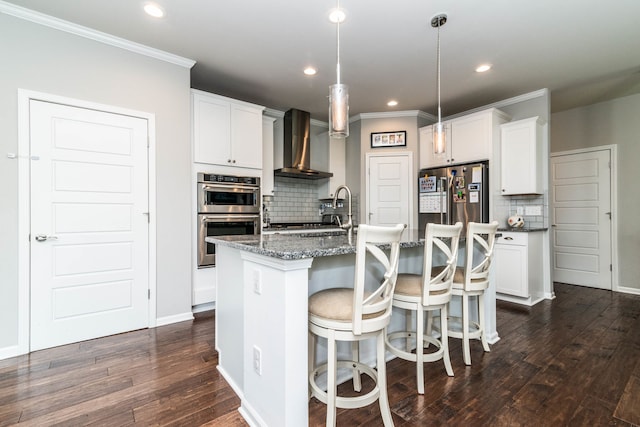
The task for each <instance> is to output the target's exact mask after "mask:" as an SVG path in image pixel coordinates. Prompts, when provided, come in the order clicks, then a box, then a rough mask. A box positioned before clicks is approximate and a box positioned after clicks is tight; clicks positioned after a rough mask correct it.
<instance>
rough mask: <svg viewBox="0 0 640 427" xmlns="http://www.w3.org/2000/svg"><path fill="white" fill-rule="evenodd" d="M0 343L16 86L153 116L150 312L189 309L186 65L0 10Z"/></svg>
mask: <svg viewBox="0 0 640 427" xmlns="http://www.w3.org/2000/svg"><path fill="white" fill-rule="evenodd" d="M0 57H1V58H2V67H1V76H2V77H1V78H0V224H2V227H0V325H2V327H0V350H2V349H3V348H8V347H12V346H15V345H17V335H18V311H17V307H18V259H17V250H18V234H17V224H18V194H17V193H18V162H17V161H16V160H12V159H9V158H7V153H17V151H18V115H17V105H18V88H21V89H28V90H33V91H38V92H44V93H50V94H54V95H59V96H64V97H68V98H74V99H79V100H85V101H90V102H95V103H100V104H107V105H113V106H118V107H122V108H127V109H132V110H138V111H144V112H148V113H153V114H155V118H156V159H155V160H156V171H157V176H156V183H157V206H156V210H157V266H158V267H157V316H158V318H162V317H170V316H175V315H181V314H184V313H188V312H190V311H191V273H190V254H191V250H190V242H191V231H190V209H189V206H190V203H191V191H190V188H191V179H190V167H191V154H190V153H191V150H190V105H189V86H190V72H189V69H188V68H185V67H182V66H179V65H174V64H170V63H167V62H164V61H160V60H157V59H153V58H150V57H147V56H143V55H139V54H135V53H132V52H130V51H127V50H123V49H119V48H116V47H112V46H108V45H106V44H102V43H99V42H96V41H93V40H89V39H86V38H82V37H79V36H76V35H72V34H69V33H66V32H62V31H59V30H55V29H52V28H49V27H45V26H41V25H39V24H35V23H32V22H29V21H25V20H22V19H19V18H15V17H13V16H9V15H5V14H2V13H0Z"/></svg>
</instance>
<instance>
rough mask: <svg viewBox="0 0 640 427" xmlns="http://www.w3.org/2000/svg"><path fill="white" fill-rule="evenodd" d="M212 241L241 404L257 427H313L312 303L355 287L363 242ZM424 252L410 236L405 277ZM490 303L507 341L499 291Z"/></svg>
mask: <svg viewBox="0 0 640 427" xmlns="http://www.w3.org/2000/svg"><path fill="white" fill-rule="evenodd" d="M355 239H356V237H354V240H355ZM207 240H208V241H209V242H211V243H215V244H216V246H217V247H216V258H217V262H216V264H217V268H216V270H217V274H218V281H217V283H218V288H217V298H216V335H215V338H216V342H215V345H216V350H217V351H218V352H219V363H218V369H219V370H220V372H221V373H222V375H223V376H224V377H225V379H226V380H227V381H228V382H229V384H230V385H231V387H232V388H233V389H234V391H235V392H236V393H237V394H238V396H239V397H240V399H241V402H242V403H241V407H240V409H239V411H240V412H241V414H242V416H243V417H244V418H245V419H246V420H247V422H249V424H251V425H260V426H303V425H307V424H308V377H307V376H308V371H309V369H308V351H309V349H308V329H307V328H308V325H307V321H308V319H307V300H308V297H309V295H311V294H313V293H315V292H317V291H319V290H321V289H325V288H328V287H336V286H352V282H353V266H354V264H355V246H354V245H353V244H352V243H355V241H354V242H349V240H348V238H347V235H346V233H344V232H329V233H298V234H270V235H257V236H246V235H243V236H218V237H209V238H207ZM423 247H424V243H423V241H421V240H420V238H419V236H418V233H417V231H415V230H405V234H404V235H403V242H402V243H401V248H402V249H401V258H400V268H399V270H400V271H401V272H409V273H419V272H420V271H421V270H422V252H423ZM460 258H461V259H462V258H463V257H460ZM370 274H372V275H374V273H373V272H371V273H370ZM485 301H486V309H485V311H486V316H487V319H486V321H487V325H488V327H487V329H488V330H487V337H488V340H489V342H490V343H494V342H496V341H497V340H498V339H499V338H498V335H497V332H496V331H495V291H494V290H493V289H492V288H490V289H489V292H488V294H487V298H485ZM457 311H458V312H459V309H458V310H457ZM455 312H456V308H455V307H452V313H455ZM400 313H401V312H399V313H398V314H400ZM395 314H396V313H394V316H393V317H392V324H391V325H390V330H394V329H395V328H400V327H403V326H404V318H403V317H402V316H400V315H399V316H395ZM324 344H325V343H324V341H322V340H321V341H319V345H318V347H319V348H318V351H317V357H316V360H317V361H318V362H319V363H322V362H324V361H325V360H326V347H325V348H323V347H322V346H323V345H324ZM349 353H350V352H349V348H348V347H339V348H338V355H339V357H340V358H347V357H348V355H349ZM374 360H375V350H374V345H373V343H369V342H364V343H362V345H361V361H363V362H364V363H370V364H373V362H374ZM339 380H340V378H339Z"/></svg>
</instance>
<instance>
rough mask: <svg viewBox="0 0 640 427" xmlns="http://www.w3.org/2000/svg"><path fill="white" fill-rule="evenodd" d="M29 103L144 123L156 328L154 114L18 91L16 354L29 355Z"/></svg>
mask: <svg viewBox="0 0 640 427" xmlns="http://www.w3.org/2000/svg"><path fill="white" fill-rule="evenodd" d="M31 100H38V101H44V102H51V103H56V104H63V105H69V106H72V107H78V108H85V109H91V110H97V111H105V112H109V113H114V114H120V115H125V116H131V117H138V118H141V119H145V120H147V123H148V135H149V159H148V162H149V165H148V168H149V169H148V173H149V216H150V222H149V290H150V292H151V298H150V300H149V327H150V328H153V327H155V326H156V225H157V222H156V164H155V158H156V132H155V128H156V126H155V115H154V114H151V113H145V112H142V111H135V110H129V109H125V108H120V107H115V106H112V105H105V104H98V103H95V102H89V101H83V100H78V99H73V98H67V97H63V96H58V95H52V94H48V93H43V92H35V91H31V90H26V89H18V346H17V347H18V348H17V355H20V354H27V353H29V339H30V336H29V334H30V330H29V319H30V281H31V278H30V273H29V259H30V255H29V252H30V251H29V233H30V216H29V211H30V206H29V203H30V183H29V164H30V162H29V160H30V155H31V153H30V152H29V145H30V143H29V103H30V101H31Z"/></svg>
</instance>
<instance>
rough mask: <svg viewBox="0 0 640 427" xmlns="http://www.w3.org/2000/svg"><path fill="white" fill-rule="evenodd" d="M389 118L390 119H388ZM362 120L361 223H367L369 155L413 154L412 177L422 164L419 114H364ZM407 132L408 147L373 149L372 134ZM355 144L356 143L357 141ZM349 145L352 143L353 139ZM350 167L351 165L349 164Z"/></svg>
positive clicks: (360, 147) (415, 196)
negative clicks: (396, 115) (367, 167)
mask: <svg viewBox="0 0 640 427" xmlns="http://www.w3.org/2000/svg"><path fill="white" fill-rule="evenodd" d="M387 116H389V117H387ZM361 117H362V118H361V120H360V129H359V130H360V141H359V142H360V144H359V149H360V153H359V154H360V158H359V162H360V165H361V166H360V167H361V169H362V170H361V173H360V176H359V183H360V185H359V186H360V192H359V193H360V194H359V196H360V207H361V208H360V222H362V223H367V222H368V218H367V212H366V206H367V194H365V193H366V190H367V184H366V182H367V175H366V170H365V167H366V166H367V153H376V154H385V153H389V154H397V153H403V152H407V151H411V152H413V165H412V168H413V171H412V173H411V176H413V175H415V174H417V173H418V163H419V162H420V156H419V154H418V153H419V149H418V145H419V142H420V141H419V140H420V137H419V134H418V112H417V111H416V112H415V115H408V116H401V117H391V116H390V115H384V114H383V115H380V117H376V114H375V113H373V114H372V115H369V114H363V115H361ZM403 130H404V131H407V140H406V143H407V145H406V147H389V148H371V133H373V132H394V131H403ZM353 142H356V141H355V140H354V141H353ZM348 143H351V139H350V140H349V142H348ZM347 153H349V149H348V148H347ZM347 159H348V157H347ZM348 164H349V165H350V163H348ZM347 182H350V180H349V176H347ZM413 197H414V200H413V206H418V205H417V203H418V195H417V194H414V195H413Z"/></svg>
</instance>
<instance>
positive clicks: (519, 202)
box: [493, 192, 549, 228]
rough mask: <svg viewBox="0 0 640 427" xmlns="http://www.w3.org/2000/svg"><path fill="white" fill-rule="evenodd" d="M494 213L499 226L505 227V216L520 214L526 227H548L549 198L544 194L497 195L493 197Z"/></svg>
mask: <svg viewBox="0 0 640 427" xmlns="http://www.w3.org/2000/svg"><path fill="white" fill-rule="evenodd" d="M493 201H494V209H493V211H494V214H495V215H496V216H498V218H496V219H497V220H498V222H499V223H500V226H501V227H506V225H507V218H508V217H509V216H511V215H516V214H520V215H522V217H523V218H524V226H525V227H528V228H547V227H549V198H548V193H547V192H545V194H544V195H523V196H509V197H505V196H498V197H494V199H493Z"/></svg>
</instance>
